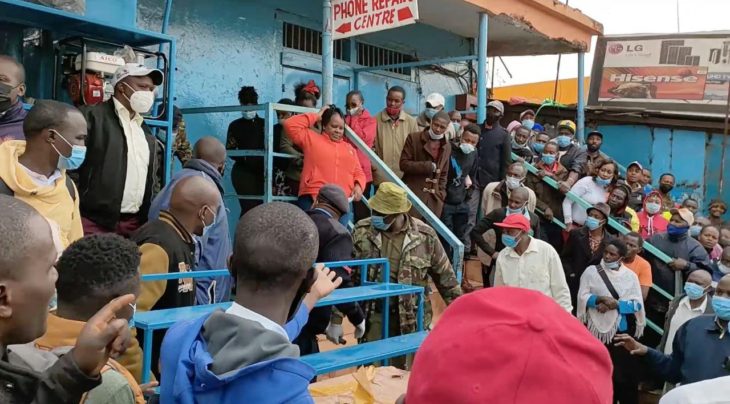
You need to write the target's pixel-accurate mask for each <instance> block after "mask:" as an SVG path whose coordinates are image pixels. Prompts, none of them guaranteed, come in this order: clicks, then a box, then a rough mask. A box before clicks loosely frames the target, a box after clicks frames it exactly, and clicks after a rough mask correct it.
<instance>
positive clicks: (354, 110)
mask: <svg viewBox="0 0 730 404" xmlns="http://www.w3.org/2000/svg"><path fill="white" fill-rule="evenodd" d="M358 112H360V108H359V107H356V108H350V109H348V110H347V113H348V114H350V115H357V113H358Z"/></svg>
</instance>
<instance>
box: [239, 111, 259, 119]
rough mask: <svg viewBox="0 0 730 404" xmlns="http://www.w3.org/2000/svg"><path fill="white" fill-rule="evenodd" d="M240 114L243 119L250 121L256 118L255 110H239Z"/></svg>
mask: <svg viewBox="0 0 730 404" xmlns="http://www.w3.org/2000/svg"><path fill="white" fill-rule="evenodd" d="M241 116H243V119H247V120H249V121H250V120H252V119H254V118H256V111H241Z"/></svg>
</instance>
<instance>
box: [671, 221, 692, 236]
mask: <svg viewBox="0 0 730 404" xmlns="http://www.w3.org/2000/svg"><path fill="white" fill-rule="evenodd" d="M688 230H689V227H686V226H685V227H677V226H675V225H673V224H670V225H669V226H667V234H669V235H670V236H681V235H684V234H687V231H688Z"/></svg>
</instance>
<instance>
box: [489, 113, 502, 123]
mask: <svg viewBox="0 0 730 404" xmlns="http://www.w3.org/2000/svg"><path fill="white" fill-rule="evenodd" d="M500 118H502V115H501V114H500V113H499V112H496V111H495V112H492V111H487V125H489V126H492V125H494V124H495V123H497V122H499V120H500Z"/></svg>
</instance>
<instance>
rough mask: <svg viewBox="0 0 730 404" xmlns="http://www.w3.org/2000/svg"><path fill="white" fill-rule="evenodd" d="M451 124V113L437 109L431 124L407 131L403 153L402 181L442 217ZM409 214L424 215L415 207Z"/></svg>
mask: <svg viewBox="0 0 730 404" xmlns="http://www.w3.org/2000/svg"><path fill="white" fill-rule="evenodd" d="M449 125H451V120H450V119H449V114H447V113H446V112H444V111H439V112H437V113H436V114H435V115H434V116H433V118H431V127H430V128H427V129H424V130H422V131H420V132H414V133H411V134H410V135H408V139H406V144H405V146H403V152H402V153H401V156H400V169H401V170H402V171H403V182H405V183H406V185H408V188H410V189H411V191H413V193H415V194H416V195H417V196H418V198H419V199H420V200H421V201H423V203H424V204H426V206H428V208H429V209H431V212H433V213H434V214H435V215H436V216H437V217H441V210H442V209H443V207H444V200H445V199H446V181H447V178H448V175H449V160H450V158H451V145H450V144H449V142H447V141H446V136H445V134H446V129H447V128H448V127H449ZM410 215H411V216H413V217H416V218H420V217H421V216H420V214H418V212H417V211H416V209H415V208H413V209H411V212H410Z"/></svg>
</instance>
